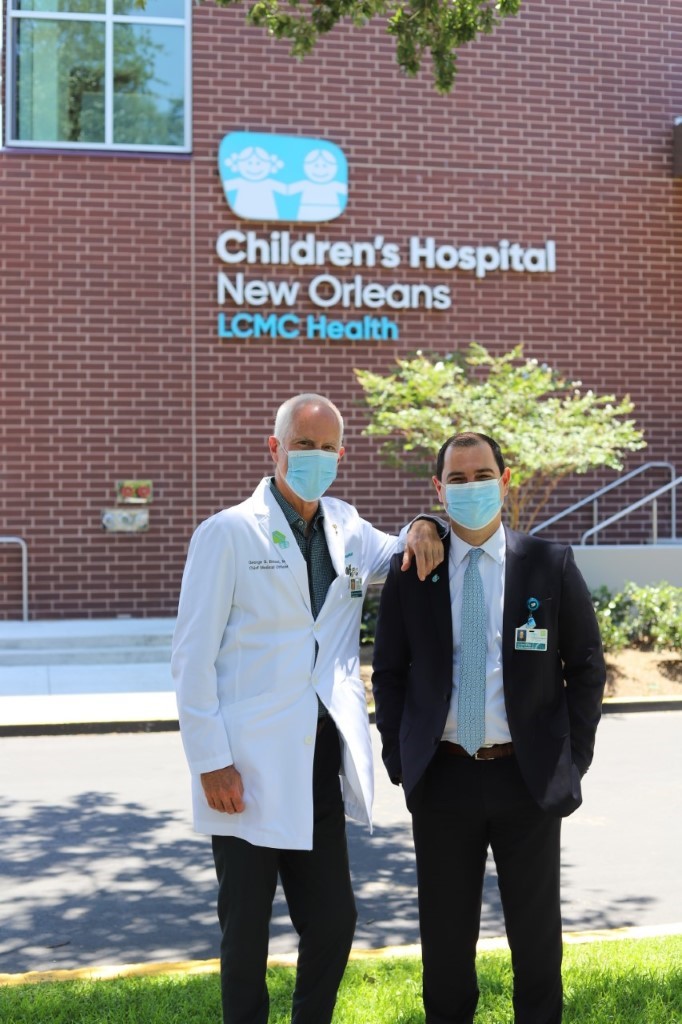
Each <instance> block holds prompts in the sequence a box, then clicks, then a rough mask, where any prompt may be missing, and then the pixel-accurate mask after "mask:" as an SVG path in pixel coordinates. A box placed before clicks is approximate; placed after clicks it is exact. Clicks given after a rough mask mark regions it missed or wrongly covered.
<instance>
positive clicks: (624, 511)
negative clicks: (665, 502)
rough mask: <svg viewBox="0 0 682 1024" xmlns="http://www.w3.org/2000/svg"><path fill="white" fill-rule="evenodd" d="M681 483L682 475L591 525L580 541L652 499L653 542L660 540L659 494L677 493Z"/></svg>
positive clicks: (673, 535)
mask: <svg viewBox="0 0 682 1024" xmlns="http://www.w3.org/2000/svg"><path fill="white" fill-rule="evenodd" d="M679 484H682V476H678V477H677V479H676V480H672V481H671V482H670V483H669V484H664V485H663V487H659V488H658V490H656V491H652V492H651V494H647V495H646V497H644V498H640V499H639V501H635V502H633V504H632V505H628V507H627V508H622V509H621V510H620V512H615V513H614V515H612V516H609V518H608V519H604V521H603V522H601V523H597V525H596V526H593V527H591V528H590V529H589V530H585V533H584V534H583V535H582V537H581V538H580V543H581V544H584V543H585V540H586V538H587V537H591V536H592V535H593V534H596V533H598V532H599V530H603V529H605V528H606V527H607V526H610V525H611V523H616V522H618V520H619V519H623V518H624V517H625V516H627V515H629V514H630V513H631V512H634V511H635V509H638V508H641V507H642V506H643V505H648V503H649V502H650V501H653V503H654V507H653V514H652V523H653V533H654V536H653V542H654V544H655V543H656V542H657V540H658V523H657V506H656V500H657V498H658V497H659V495H661V494H665V493H666V492H667V491H672V493H673V495H674V494H675V488H676V487H677V486H678V485H679ZM672 539H673V540H675V526H674V520H673V534H672Z"/></svg>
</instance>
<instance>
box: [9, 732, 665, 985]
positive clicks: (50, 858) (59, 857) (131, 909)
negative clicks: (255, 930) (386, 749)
mask: <svg viewBox="0 0 682 1024" xmlns="http://www.w3.org/2000/svg"><path fill="white" fill-rule="evenodd" d="M681 728H682V717H680V716H678V715H676V714H674V713H653V714H631V715H623V716H620V715H614V716H608V717H606V718H605V719H604V720H603V721H602V724H601V726H600V731H599V736H598V743H597V752H596V757H595V762H594V765H593V767H592V769H591V770H590V772H589V773H588V775H587V777H586V780H585V803H584V804H583V807H582V808H581V809H580V810H579V811H577V812H576V813H575V814H574V815H573V816H571V817H570V818H568V819H567V820H566V822H565V824H564V830H563V844H562V845H563V862H564V869H563V894H564V925H565V930H566V931H567V932H574V931H584V930H586V929H597V928H625V927H630V926H642V925H650V926H669V925H674V924H675V923H677V922H682V888H681V887H680V884H679V855H680V838H681V836H680V833H681V831H682V825H681V824H680V823H681V822H682V815H681V814H680V810H681V809H682V799H681V797H682V743H680V729H681ZM377 760H378V751H377ZM483 767H485V766H483ZM377 783H378V785H377V790H378V792H377V800H376V827H375V830H374V834H373V835H372V836H371V837H370V836H369V835H368V833H367V830H366V829H363V828H361V827H359V826H356V825H353V824H350V825H349V842H350V852H351V864H352V871H353V878H354V884H355V891H356V895H357V901H358V910H359V919H358V926H357V932H356V939H355V946H356V948H373V949H376V948H380V947H384V946H387V945H404V944H411V943H415V942H417V941H418V930H417V912H416V899H415V893H416V888H415V873H414V857H413V851H412V841H411V834H410V824H409V820H408V815H407V812H406V810H405V808H404V804H403V801H402V793H401V791H400V790H399V789H397V788H395V787H393V786H391V784H390V783H389V782H388V780H387V779H386V778H385V774H384V771H383V767H382V766H381V765H380V764H379V763H378V764H377ZM0 792H1V793H2V794H3V796H2V798H1V804H2V821H3V827H2V830H1V832H0V974H2V973H8V974H12V973H19V972H24V971H28V970H39V971H45V970H52V969H54V968H76V967H93V966H98V965H101V964H127V963H138V962H161V961H176V960H194V959H199V960H203V959H210V958H212V957H215V956H217V955H218V927H217V924H216V920H215V911H214V901H215V881H214V875H213V866H212V861H211V853H210V845H209V841H208V840H207V839H206V838H205V837H201V836H197V835H195V834H194V833H193V831H192V828H191V822H190V812H189V787H188V778H187V770H186V766H185V761H184V756H183V753H182V749H181V744H180V738H179V735H178V733H177V732H162V733H132V734H131V733H108V734H104V735H69V734H67V735H61V736H40V737H4V738H1V739H0ZM679 930H682V925H680V929H679ZM481 933H482V935H483V936H500V935H503V934H504V927H503V920H502V914H501V909H500V904H499V899H498V896H497V889H496V884H495V877H494V871H493V870H492V867H491V869H490V871H489V872H488V875H487V877H486V885H485V893H484V901H483V913H482V930H481ZM295 940H296V937H295V935H294V933H293V929H292V928H291V925H290V923H289V920H288V917H287V913H286V907H285V905H284V902H283V900H282V899H281V896H279V895H278V898H277V901H276V904H275V908H274V913H273V920H272V941H271V953H273V954H274V953H286V952H292V951H293V950H294V949H295V945H296V941H295Z"/></svg>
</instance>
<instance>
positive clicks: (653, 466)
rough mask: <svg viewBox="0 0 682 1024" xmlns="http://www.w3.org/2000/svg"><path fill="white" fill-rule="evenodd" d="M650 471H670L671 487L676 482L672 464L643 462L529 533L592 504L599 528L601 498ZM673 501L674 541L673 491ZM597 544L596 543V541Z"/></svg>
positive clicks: (674, 512) (674, 523) (673, 527)
mask: <svg viewBox="0 0 682 1024" xmlns="http://www.w3.org/2000/svg"><path fill="white" fill-rule="evenodd" d="M649 469H669V470H670V482H671V485H672V484H673V483H674V480H675V467H674V466H673V464H672V462H643V463H642V465H641V466H637V467H636V468H635V469H631V470H630V472H629V473H625V474H624V476H619V477H618V479H617V480H612V481H611V483H610V484H605V485H604V487H600V488H599V490H598V491H594V492H593V493H592V494H588V496H587V497H586V498H581V499H580V501H576V503H575V504H574V505H569V507H568V508H565V509H563V511H561V512H557V514H556V515H554V516H552V517H551V519H546V520H545V522H544V523H539V524H538V525H537V526H534V527H533V529H532V530H529V531H528V532H529V533H530V535H531V536H532V535H533V534H535V533H539V532H540V530H544V529H545V528H546V527H547V526H553V525H554V523H557V522H558V521H559V520H560V519H563V518H564V517H565V516H568V515H570V514H571V512H575V511H577V509H579V508H583V506H584V505H589V503H590V502H594V519H595V527H596V526H597V523H596V519H597V500H598V499H599V498H601V496H602V494H607V493H608V492H609V491H613V490H614V489H615V488H616V487H620V485H621V484H624V483H626V482H627V481H628V480H632V478H633V477H635V476H639V474H640V473H644V472H646V471H647V470H649ZM671 501H672V539H673V540H674V539H675V528H676V521H677V507H676V501H675V490H674V489H673V492H672V495H671ZM589 532H590V533H595V534H596V532H597V531H596V529H594V528H593V529H592V530H591V531H589ZM595 543H596V541H595Z"/></svg>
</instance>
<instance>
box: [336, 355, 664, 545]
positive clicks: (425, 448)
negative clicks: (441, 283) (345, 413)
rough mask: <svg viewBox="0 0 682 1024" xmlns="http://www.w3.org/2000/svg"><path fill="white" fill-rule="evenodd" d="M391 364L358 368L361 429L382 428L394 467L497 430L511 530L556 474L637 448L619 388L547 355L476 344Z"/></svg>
mask: <svg viewBox="0 0 682 1024" xmlns="http://www.w3.org/2000/svg"><path fill="white" fill-rule="evenodd" d="M397 363H398V369H397V371H395V372H394V373H389V374H386V375H385V376H382V375H381V374H377V373H371V372H370V371H368V370H356V371H355V373H356V376H357V378H358V380H359V382H360V384H361V385H362V388H363V390H364V392H365V396H364V397H365V401H366V402H367V404H368V405H369V407H370V409H371V411H372V414H371V420H370V423H369V426H368V427H367V429H366V431H365V433H366V434H368V435H371V436H378V437H385V438H386V441H385V442H384V444H383V446H382V450H383V452H384V455H385V456H386V457H387V459H388V460H389V462H390V463H391V464H392V465H394V466H403V467H405V468H407V469H411V470H413V471H414V472H416V473H418V474H419V475H423V476H430V475H431V474H432V473H433V465H434V462H435V456H436V454H437V452H438V449H439V448H440V446H441V445H442V443H443V441H445V439H446V438H447V437H449V436H450V435H451V434H454V433H457V432H458V431H461V430H475V431H478V432H479V433H483V434H488V435H489V436H491V437H493V438H495V440H496V441H497V442H498V444H499V445H500V447H501V449H502V451H503V453H504V455H505V459H506V461H507V464H508V465H509V466H510V467H511V470H512V480H511V486H510V489H509V495H508V497H507V503H506V504H507V514H508V516H509V521H510V525H511V526H512V527H513V528H515V529H525V530H528V529H530V527H531V526H532V525H533V523H534V522H535V521H536V520H537V517H538V515H539V513H540V512H541V511H542V509H543V508H544V507H545V505H546V504H547V502H548V500H549V498H550V496H551V494H552V492H553V491H554V489H555V487H556V486H557V484H558V483H559V481H560V480H561V479H563V478H564V477H566V476H568V475H569V474H572V473H586V472H587V471H588V470H590V469H594V468H598V467H603V466H608V467H609V468H611V469H616V470H620V469H622V468H623V463H622V456H623V454H624V453H625V452H628V451H637V450H638V449H640V448H643V447H645V441H644V439H643V437H642V434H641V432H640V431H639V430H638V429H637V427H636V425H635V422H634V420H632V419H628V418H627V416H628V414H629V413H630V412H632V410H633V408H634V406H633V403H632V402H631V400H630V398H629V397H628V396H627V395H626V396H625V397H624V398H621V399H620V400H618V399H616V398H615V397H614V396H613V395H597V394H595V392H594V391H591V390H587V391H583V390H581V382H580V381H576V380H566V379H564V378H563V377H562V376H561V375H560V374H559V373H558V372H557V371H555V370H553V369H552V368H551V367H550V366H547V364H546V363H540V362H538V360H537V359H527V358H524V356H523V347H522V346H521V345H516V346H515V347H514V348H513V349H511V351H509V352H507V353H505V354H504V355H501V356H493V355H490V354H489V352H488V351H487V350H486V349H485V348H484V347H483V345H477V344H472V345H469V347H468V349H466V350H465V351H464V352H457V351H455V352H451V353H448V354H447V355H445V356H442V357H439V356H433V357H429V356H426V355H424V354H423V353H422V352H417V353H416V355H414V356H412V357H411V358H407V359H399V360H397Z"/></svg>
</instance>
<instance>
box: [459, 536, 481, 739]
mask: <svg viewBox="0 0 682 1024" xmlns="http://www.w3.org/2000/svg"><path fill="white" fill-rule="evenodd" d="M482 554H483V549H482V548H471V549H470V551H469V564H468V565H467V567H466V572H465V573H464V584H463V586H462V635H461V638H460V671H459V699H458V701H457V739H458V741H459V744H460V746H462V747H464V749H465V750H466V751H467V753H469V754H475V753H476V751H477V750H478V749H479V747H482V746H483V742H484V740H485V656H486V646H487V644H486V613H485V596H484V594H483V581H482V580H481V574H480V572H479V571H478V560H479V558H480V557H481V555H482Z"/></svg>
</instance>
